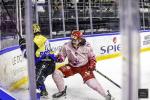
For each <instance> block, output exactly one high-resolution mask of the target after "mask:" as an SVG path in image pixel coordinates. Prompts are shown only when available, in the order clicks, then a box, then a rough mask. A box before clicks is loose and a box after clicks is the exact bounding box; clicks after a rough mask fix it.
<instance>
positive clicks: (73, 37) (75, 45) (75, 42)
mask: <svg viewBox="0 0 150 100" xmlns="http://www.w3.org/2000/svg"><path fill="white" fill-rule="evenodd" d="M71 41H72V45H73V46H74V47H77V46H78V45H79V43H80V39H78V38H77V37H76V36H73V35H71Z"/></svg>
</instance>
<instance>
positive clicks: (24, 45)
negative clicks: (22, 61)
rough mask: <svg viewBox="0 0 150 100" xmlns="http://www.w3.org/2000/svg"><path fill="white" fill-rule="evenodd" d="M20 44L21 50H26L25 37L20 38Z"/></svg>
mask: <svg viewBox="0 0 150 100" xmlns="http://www.w3.org/2000/svg"><path fill="white" fill-rule="evenodd" d="M19 46H20V49H21V50H24V49H25V48H26V40H25V38H20V39H19Z"/></svg>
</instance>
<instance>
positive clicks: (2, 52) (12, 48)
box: [0, 30, 150, 55]
mask: <svg viewBox="0 0 150 100" xmlns="http://www.w3.org/2000/svg"><path fill="white" fill-rule="evenodd" d="M140 32H150V30H140ZM110 35H120V32H112V33H97V34H93V35H84V37H85V38H86V37H97V36H110ZM69 39H70V38H69V37H65V38H57V39H50V40H49V42H55V41H62V40H69ZM18 48H19V46H18V45H16V46H12V47H8V48H5V49H3V50H0V55H2V54H4V53H7V52H10V51H12V50H15V49H18Z"/></svg>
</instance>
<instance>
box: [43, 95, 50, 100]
mask: <svg viewBox="0 0 150 100" xmlns="http://www.w3.org/2000/svg"><path fill="white" fill-rule="evenodd" d="M41 99H50V98H49V97H48V96H41Z"/></svg>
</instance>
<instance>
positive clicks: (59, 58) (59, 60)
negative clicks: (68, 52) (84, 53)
mask: <svg viewBox="0 0 150 100" xmlns="http://www.w3.org/2000/svg"><path fill="white" fill-rule="evenodd" d="M56 58H57V62H63V61H64V59H63V57H62V56H61V55H59V54H58V55H57V56H56Z"/></svg>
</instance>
